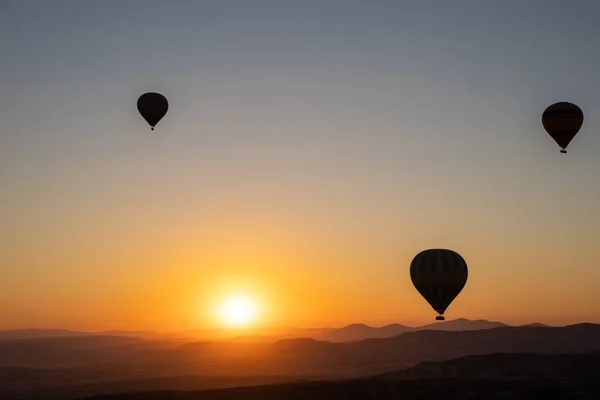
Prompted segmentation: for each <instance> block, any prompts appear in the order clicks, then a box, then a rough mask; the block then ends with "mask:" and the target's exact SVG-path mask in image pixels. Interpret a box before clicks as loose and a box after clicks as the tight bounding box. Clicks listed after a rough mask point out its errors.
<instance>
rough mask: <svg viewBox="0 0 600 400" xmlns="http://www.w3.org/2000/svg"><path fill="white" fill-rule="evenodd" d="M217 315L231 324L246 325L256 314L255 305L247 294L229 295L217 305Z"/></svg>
mask: <svg viewBox="0 0 600 400" xmlns="http://www.w3.org/2000/svg"><path fill="white" fill-rule="evenodd" d="M219 316H220V317H221V319H222V320H223V321H224V322H226V323H227V324H229V325H232V326H244V325H248V324H249V323H250V322H252V321H253V320H254V318H255V316H256V306H255V304H254V301H253V300H252V299H251V298H249V297H247V296H234V297H229V298H227V299H226V300H225V301H223V302H222V303H221V305H220V306H219Z"/></svg>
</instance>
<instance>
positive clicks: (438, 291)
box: [410, 249, 469, 321]
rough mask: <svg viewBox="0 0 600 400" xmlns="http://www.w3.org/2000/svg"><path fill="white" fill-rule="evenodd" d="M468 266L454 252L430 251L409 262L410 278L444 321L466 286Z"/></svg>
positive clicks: (444, 250)
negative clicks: (452, 304) (451, 305)
mask: <svg viewBox="0 0 600 400" xmlns="http://www.w3.org/2000/svg"><path fill="white" fill-rule="evenodd" d="M468 274H469V273H468V270H467V263H466V262H465V260H464V259H463V258H462V257H461V256H460V254H458V253H456V252H455V251H452V250H446V249H429V250H424V251H422V252H420V253H419V254H417V255H416V256H415V258H413V260H412V262H411V263H410V279H411V280H412V282H413V285H415V288H416V289H417V290H418V291H419V293H421V296H423V297H424V298H425V300H427V302H428V303H429V304H430V305H431V307H432V308H433V309H434V310H435V311H436V312H437V313H438V316H437V317H436V318H435V319H436V320H439V321H443V320H444V312H446V309H447V308H448V306H449V305H450V303H452V301H453V300H454V299H455V298H456V296H458V294H459V293H460V292H461V291H462V289H463V287H465V284H466V283H467V277H468Z"/></svg>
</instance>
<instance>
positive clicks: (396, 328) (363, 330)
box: [317, 318, 508, 342]
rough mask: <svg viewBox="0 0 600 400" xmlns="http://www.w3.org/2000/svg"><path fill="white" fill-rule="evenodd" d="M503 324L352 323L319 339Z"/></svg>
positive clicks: (345, 339) (464, 321)
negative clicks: (384, 324)
mask: <svg viewBox="0 0 600 400" xmlns="http://www.w3.org/2000/svg"><path fill="white" fill-rule="evenodd" d="M502 326H508V325H506V324H504V323H502V322H494V321H486V320H481V319H480V320H476V321H471V320H468V319H464V318H460V319H455V320H452V321H444V322H436V323H433V324H428V325H424V326H419V327H410V326H405V325H400V324H391V325H386V326H382V327H372V326H368V325H364V324H352V325H348V326H345V327H343V328H340V329H335V330H333V331H330V332H327V333H325V334H323V335H321V336H319V337H318V338H317V339H319V340H326V341H330V342H354V341H359V340H364V339H377V338H387V337H392V336H398V335H401V334H403V333H406V332H416V331H422V330H439V331H473V330H480V329H491V328H498V327H502Z"/></svg>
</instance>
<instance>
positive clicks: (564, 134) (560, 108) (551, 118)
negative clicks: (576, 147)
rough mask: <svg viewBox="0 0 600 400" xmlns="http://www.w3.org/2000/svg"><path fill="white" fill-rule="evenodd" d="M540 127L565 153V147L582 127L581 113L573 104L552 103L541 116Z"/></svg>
mask: <svg viewBox="0 0 600 400" xmlns="http://www.w3.org/2000/svg"><path fill="white" fill-rule="evenodd" d="M542 125H543V126H544V129H545V130H546V132H548V134H549V135H550V136H551V137H552V139H554V141H555V142H556V143H557V144H558V145H559V146H560V147H561V150H560V152H561V153H566V152H567V150H566V148H567V146H568V145H569V143H570V142H571V140H573V138H574V137H575V135H576V134H577V132H579V129H581V126H582V125H583V111H581V108H579V107H577V106H576V105H575V104H573V103H568V102H564V101H563V102H560V103H554V104H552V105H551V106H549V107H548V108H546V110H545V111H544V113H543V114H542Z"/></svg>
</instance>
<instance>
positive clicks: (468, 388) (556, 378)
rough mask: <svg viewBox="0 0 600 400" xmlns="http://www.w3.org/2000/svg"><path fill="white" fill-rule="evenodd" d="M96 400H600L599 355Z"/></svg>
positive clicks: (475, 360)
mask: <svg viewBox="0 0 600 400" xmlns="http://www.w3.org/2000/svg"><path fill="white" fill-rule="evenodd" d="M91 399H93V400H117V399H119V400H217V399H218V400H228V399H248V400H254V399H256V400H258V399H261V400H270V399H273V400H274V399H290V400H295V399H298V400H300V399H306V400H308V399H314V400H320V399H382V400H385V399H407V400H413V399H414V400H417V399H445V400H462V399H540V400H541V399H544V400H548V399H561V400H562V399H600V354H596V353H594V354H579V355H537V354H492V355H487V356H466V357H462V358H459V359H456V360H450V361H446V362H441V363H432V362H425V363H421V364H419V365H417V366H415V367H413V368H409V369H406V370H402V371H397V372H392V373H387V374H384V375H380V376H376V377H371V378H364V379H347V380H335V381H320V382H302V383H287V384H277V385H270V386H254V387H241V388H233V389H221V390H206V391H195V392H175V391H162V392H146V393H132V394H119V395H109V396H97V397H92V398H91Z"/></svg>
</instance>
